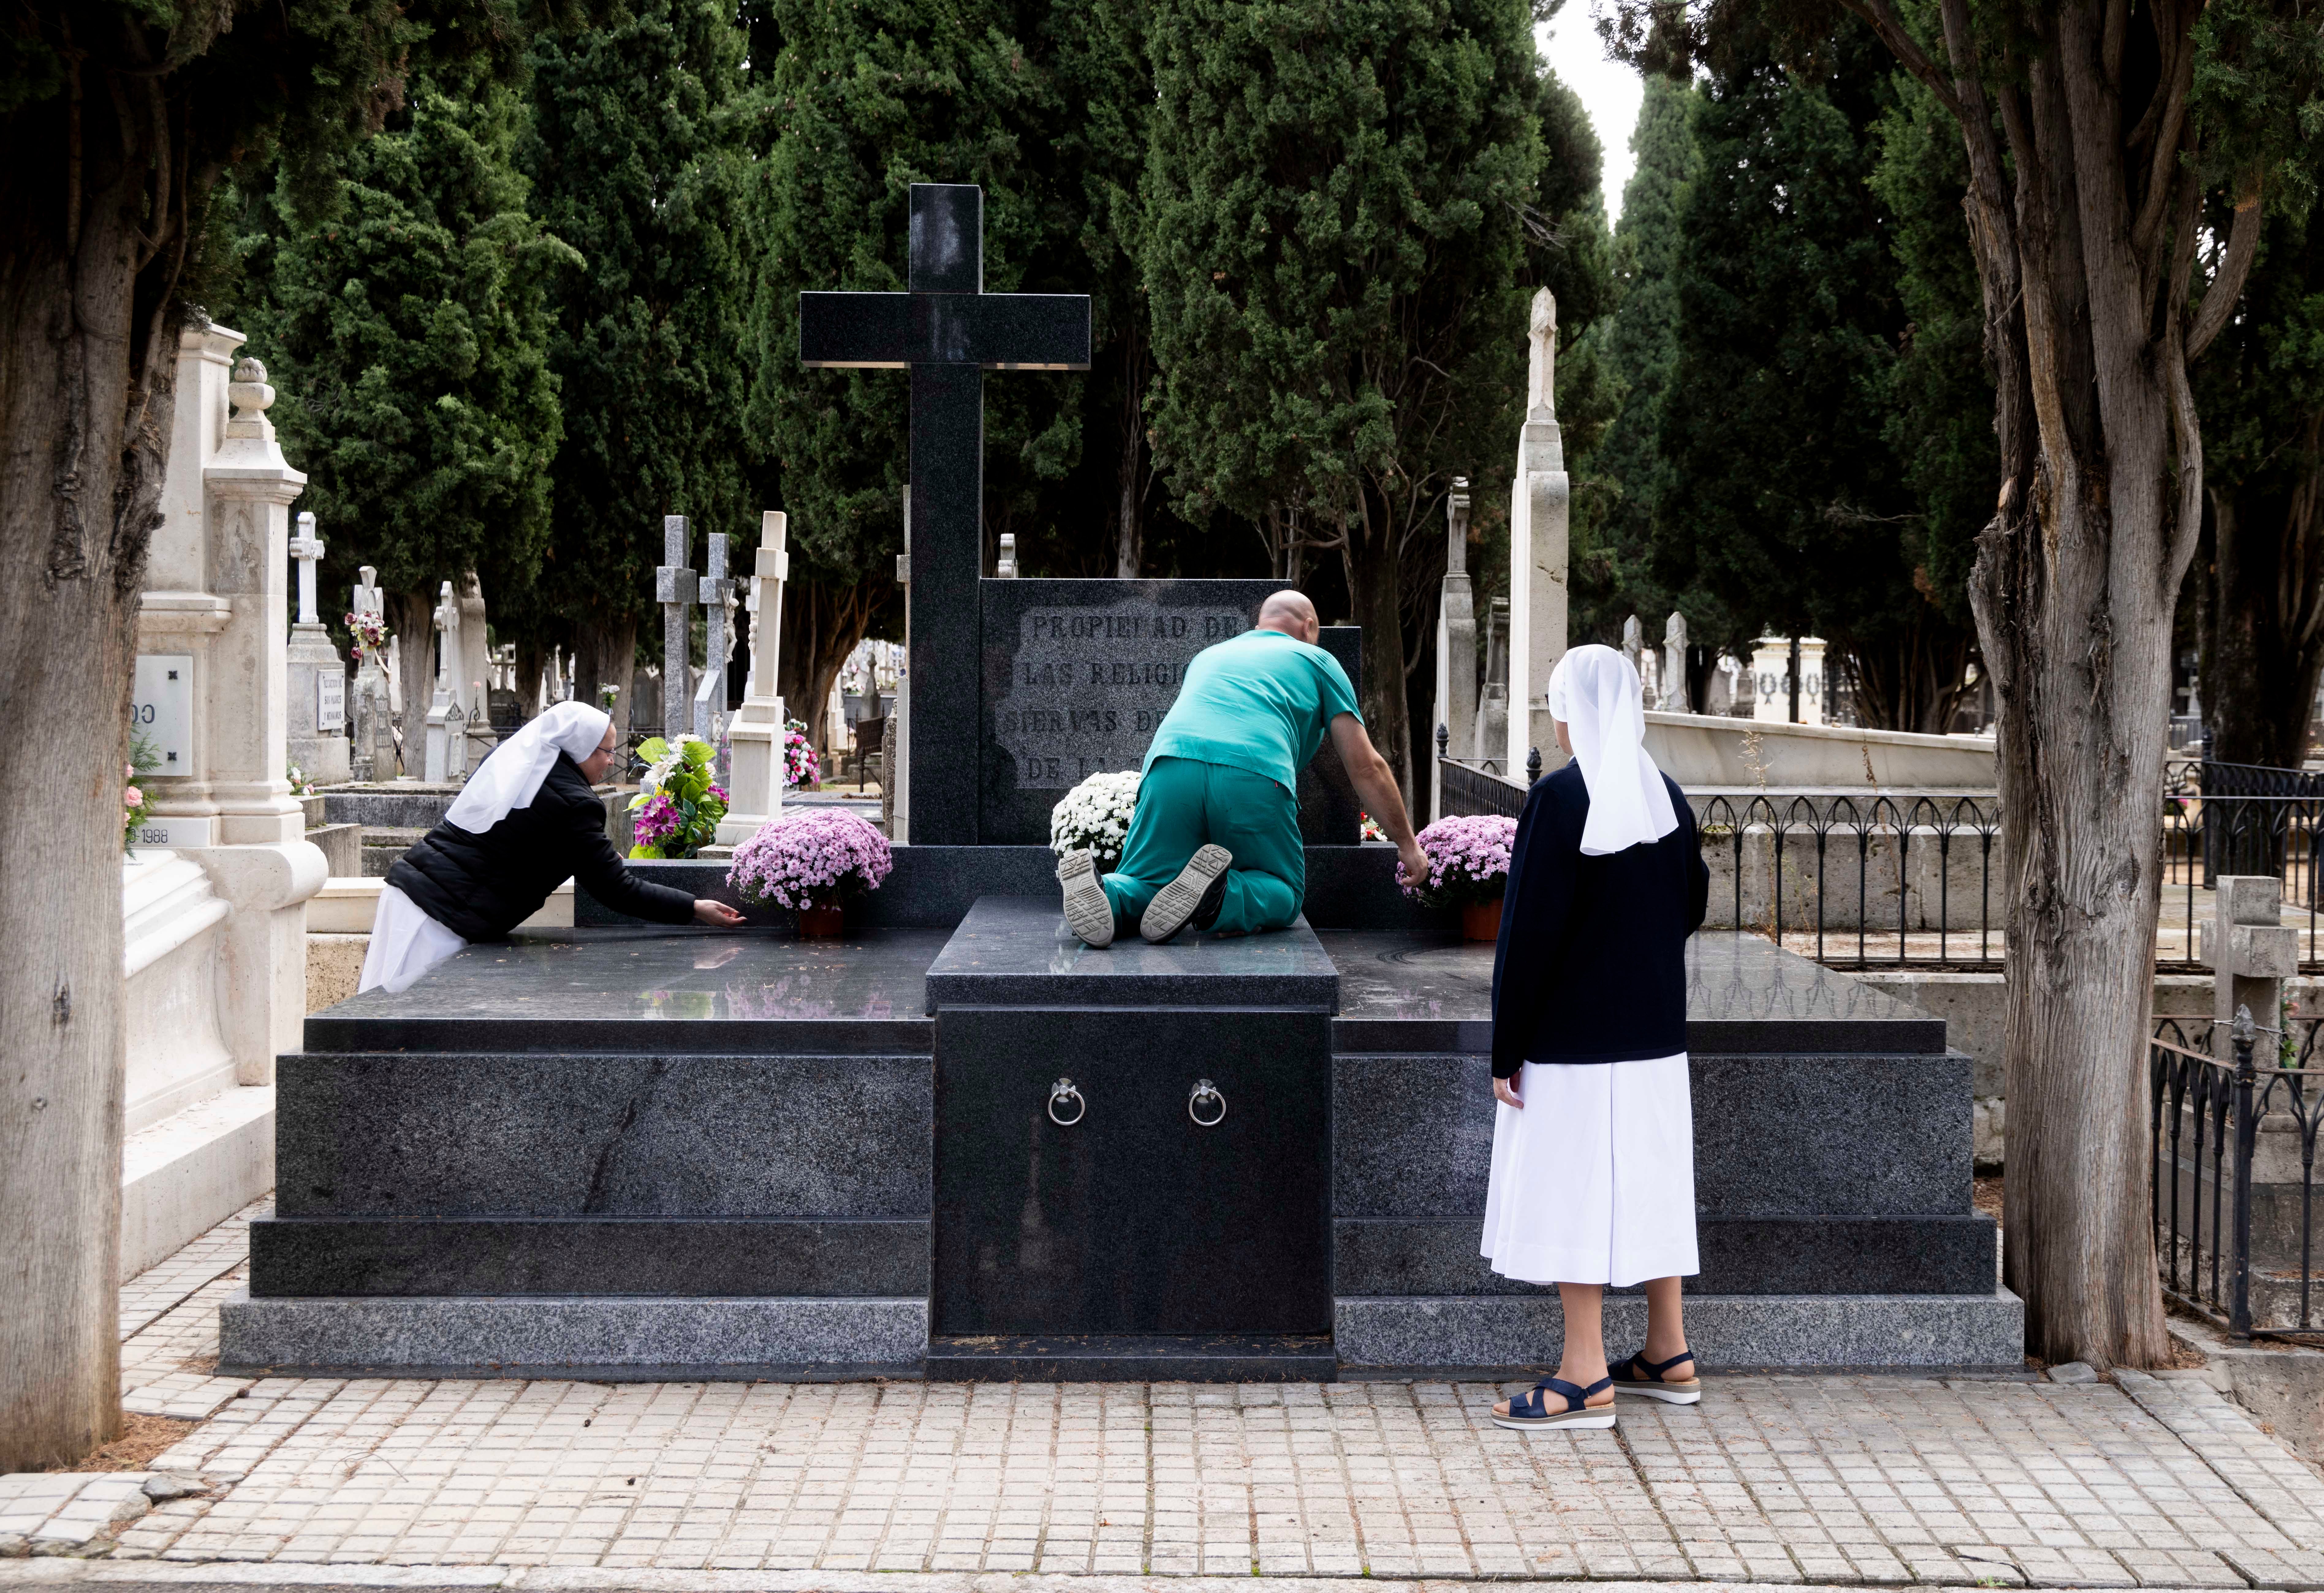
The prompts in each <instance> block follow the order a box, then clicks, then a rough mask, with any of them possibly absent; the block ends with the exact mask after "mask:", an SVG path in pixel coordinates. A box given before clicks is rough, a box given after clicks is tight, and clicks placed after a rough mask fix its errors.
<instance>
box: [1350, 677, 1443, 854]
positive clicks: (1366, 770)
mask: <svg viewBox="0 0 2324 1593" xmlns="http://www.w3.org/2000/svg"><path fill="white" fill-rule="evenodd" d="M1332 750H1333V751H1335V752H1337V753H1338V754H1339V755H1340V764H1341V766H1342V768H1344V769H1346V770H1347V771H1348V779H1349V780H1350V782H1351V783H1352V784H1353V785H1354V786H1355V787H1356V795H1357V796H1360V797H1362V798H1363V803H1364V811H1365V812H1366V813H1368V814H1369V815H1372V817H1373V818H1374V819H1376V820H1378V821H1379V827H1380V828H1381V829H1383V830H1385V831H1387V832H1388V839H1389V840H1391V841H1393V842H1395V843H1396V850H1397V856H1398V857H1400V858H1402V859H1403V861H1404V877H1405V878H1406V879H1409V880H1412V881H1414V882H1415V883H1417V882H1419V881H1421V880H1424V879H1427V878H1428V858H1427V855H1426V854H1425V853H1424V852H1422V851H1421V850H1420V843H1419V842H1418V841H1416V840H1415V839H1414V838H1413V833H1412V815H1409V814H1407V813H1406V812H1405V810H1404V793H1403V792H1401V791H1399V790H1397V785H1396V770H1394V769H1390V768H1389V767H1388V760H1387V759H1385V758H1383V757H1381V756H1380V755H1379V750H1378V749H1376V748H1374V747H1373V745H1372V739H1371V737H1369V735H1366V734H1365V733H1364V726H1363V722H1362V721H1361V720H1360V719H1358V718H1357V717H1356V716H1355V715H1354V714H1334V715H1333V719H1332Z"/></svg>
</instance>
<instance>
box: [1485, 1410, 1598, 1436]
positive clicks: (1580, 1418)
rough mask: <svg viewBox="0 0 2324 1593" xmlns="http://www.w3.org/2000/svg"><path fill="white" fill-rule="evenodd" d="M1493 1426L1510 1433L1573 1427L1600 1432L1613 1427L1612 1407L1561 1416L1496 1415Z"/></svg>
mask: <svg viewBox="0 0 2324 1593" xmlns="http://www.w3.org/2000/svg"><path fill="white" fill-rule="evenodd" d="M1493 1425H1494V1426H1496V1427H1506V1428H1508V1430H1509V1431H1510V1432H1549V1431H1551V1430H1552V1429H1555V1430H1557V1431H1560V1432H1563V1431H1565V1430H1567V1429H1570V1428H1575V1427H1579V1428H1582V1429H1583V1430H1584V1431H1602V1430H1603V1429H1605V1428H1608V1427H1611V1426H1612V1425H1614V1407H1613V1406H1611V1405H1598V1406H1594V1407H1592V1408H1591V1409H1590V1410H1586V1411H1575V1412H1573V1413H1572V1414H1570V1415H1563V1416H1504V1415H1500V1414H1499V1413H1496V1414H1495V1415H1494V1417H1493Z"/></svg>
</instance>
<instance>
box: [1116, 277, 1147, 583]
mask: <svg viewBox="0 0 2324 1593" xmlns="http://www.w3.org/2000/svg"><path fill="white" fill-rule="evenodd" d="M1145 327H1146V323H1145V321H1144V319H1143V318H1139V317H1132V318H1131V319H1130V331H1129V334H1128V336H1126V337H1125V338H1124V340H1123V348H1122V355H1121V364H1122V383H1121V386H1122V394H1121V465H1120V478H1121V480H1120V484H1121V504H1120V511H1118V513H1117V516H1116V519H1115V522H1114V555H1113V574H1114V578H1115V579H1117V580H1121V581H1135V580H1136V579H1138V576H1139V572H1140V571H1141V570H1142V568H1143V567H1144V565H1145V559H1146V523H1145V522H1146V487H1147V483H1148V482H1149V481H1150V480H1151V479H1152V477H1153V474H1154V471H1153V465H1152V464H1151V462H1150V460H1149V458H1148V453H1147V447H1146V417H1145V412H1144V406H1143V404H1142V402H1141V401H1142V400H1143V399H1144V397H1145V393H1146V373H1147V364H1148V362H1147V358H1146V331H1145Z"/></svg>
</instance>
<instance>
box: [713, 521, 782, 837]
mask: <svg viewBox="0 0 2324 1593" xmlns="http://www.w3.org/2000/svg"><path fill="white" fill-rule="evenodd" d="M787 524H788V521H787V520H786V518H785V516H784V514H783V512H782V511H780V510H779V509H770V510H769V511H766V513H764V514H763V515H761V517H760V520H759V548H758V554H757V560H756V563H755V564H753V566H752V572H751V575H750V576H749V578H748V582H747V585H748V591H747V593H746V594H745V595H744V597H743V600H742V609H743V612H744V613H745V614H746V615H747V616H748V619H747V622H748V623H749V625H750V627H751V673H750V677H749V678H748V679H747V680H745V681H744V682H743V685H742V706H741V707H740V708H737V709H736V710H735V711H734V718H733V721H732V723H730V724H729V725H728V727H727V731H726V741H727V747H728V756H729V759H730V760H731V765H732V768H731V773H732V777H733V778H732V780H731V783H730V784H729V785H728V787H727V809H726V816H725V817H724V818H723V819H720V820H719V821H718V844H719V845H721V846H734V845H739V844H740V843H742V842H745V841H748V840H749V839H750V838H751V837H752V836H753V835H755V834H757V833H759V830H760V828H761V826H762V825H765V824H771V823H773V822H774V821H775V820H776V819H778V818H780V817H781V816H782V812H783V700H782V698H780V697H779V696H777V695H775V679H776V669H777V663H778V660H779V658H781V655H782V638H783V583H784V581H785V580H787V579H788V577H789V575H790V553H789V551H788V549H787V548H785V547H784V545H783V543H784V536H785V528H786V526H787Z"/></svg>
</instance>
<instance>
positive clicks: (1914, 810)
mask: <svg viewBox="0 0 2324 1593" xmlns="http://www.w3.org/2000/svg"><path fill="white" fill-rule="evenodd" d="M1693 806H1694V810H1695V824H1696V825H1697V827H1698V828H1699V829H1700V831H1701V836H1702V848H1703V853H1704V856H1705V858H1706V860H1707V861H1711V862H1712V864H1713V872H1712V890H1713V894H1714V896H1717V895H1720V894H1722V892H1723V894H1724V895H1725V896H1726V898H1727V902H1726V905H1727V906H1728V907H1729V914H1728V923H1729V925H1731V926H1733V927H1736V928H1757V929H1760V930H1762V931H1763V932H1764V933H1766V935H1769V936H1770V937H1771V938H1773V939H1774V940H1775V941H1776V942H1777V943H1778V944H1787V942H1788V940H1789V939H1791V938H1793V937H1796V938H1798V939H1800V940H1801V941H1802V942H1803V944H1802V948H1801V949H1803V950H1806V949H1808V946H1809V944H1812V954H1813V955H1814V956H1815V958H1816V960H1817V961H1819V962H1826V963H1829V964H1831V966H1834V967H1843V968H1844V967H1860V968H1873V967H1879V966H1901V965H1904V964H1908V963H1913V962H1922V963H1928V962H1940V963H1945V964H1948V965H1950V966H1955V967H1961V966H1972V967H1988V966H1989V967H1997V966H1998V965H1999V963H2000V957H2001V923H2000V919H1999V916H1998V914H1997V912H1996V911H1995V898H1994V886H1995V877H1996V872H1997V861H1998V859H1997V857H1996V855H1995V843H1996V841H1997V839H1998V838H1999V836H2000V833H2001V806H2000V803H1999V801H1998V799H1997V798H1995V797H1992V796H1960V795H1956V794H1949V793H1936V792H1930V793H1914V792H1895V793H1888V794H1881V795H1874V796H1850V795H1846V794H1835V793H1825V792H1798V793H1784V792H1769V793H1766V794H1765V795H1758V796H1745V797H1735V796H1724V795H1721V796H1709V797H1698V798H1695V799H1693ZM1721 873H1724V874H1725V875H1726V876H1727V877H1726V878H1725V879H1720V877H1719V876H1720V874H1721Z"/></svg>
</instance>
